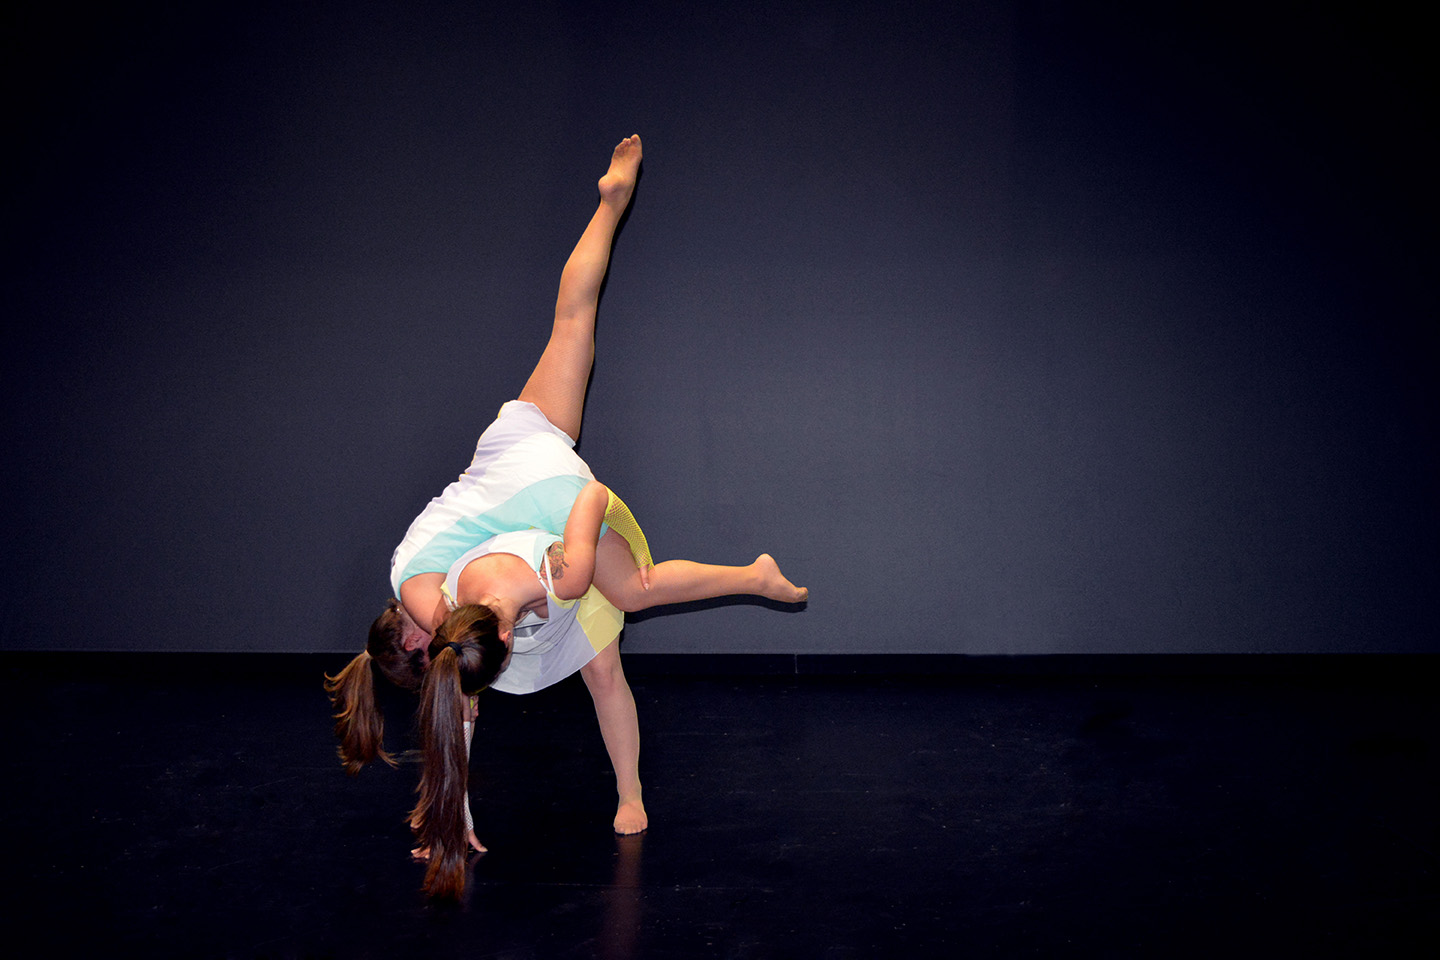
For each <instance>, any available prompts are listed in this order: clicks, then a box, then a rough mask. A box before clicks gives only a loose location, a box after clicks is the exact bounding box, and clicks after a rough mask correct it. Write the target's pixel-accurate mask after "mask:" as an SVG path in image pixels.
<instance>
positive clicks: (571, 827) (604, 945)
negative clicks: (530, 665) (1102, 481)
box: [0, 654, 1440, 960]
mask: <svg viewBox="0 0 1440 960" xmlns="http://www.w3.org/2000/svg"><path fill="white" fill-rule="evenodd" d="M647 659H649V658H644V657H638V656H637V657H633V658H631V660H632V661H633V663H632V666H631V673H632V686H633V687H634V688H635V692H636V698H637V700H638V702H639V705H640V711H641V724H642V729H643V733H644V751H643V757H642V771H643V775H644V779H645V785H646V800H647V804H648V806H649V809H650V814H651V821H652V824H653V826H652V829H651V830H650V832H649V833H647V834H645V835H643V836H641V837H635V838H616V837H614V836H612V835H611V834H610V832H609V818H610V816H611V814H612V812H613V780H612V778H611V776H610V772H609V768H608V764H607V761H606V757H605V753H604V749H603V747H602V745H601V743H600V739H599V734H598V732H597V729H596V725H595V722H594V718H593V714H592V712H591V710H590V705H589V700H588V697H587V696H586V693H585V690H584V687H583V685H582V684H581V683H580V682H579V680H578V678H572V681H570V682H567V683H565V684H562V685H561V686H560V687H558V688H554V689H552V690H550V691H546V692H544V693H541V694H536V695H534V696H530V697H518V698H517V697H507V696H504V695H501V694H494V695H490V696H487V697H485V698H483V699H484V701H485V702H484V705H483V707H482V715H481V723H482V728H481V729H482V736H481V737H480V738H479V739H478V740H477V744H476V747H477V749H476V751H475V758H474V762H473V765H472V778H473V779H476V780H478V781H479V783H480V784H481V786H480V788H479V790H478V793H479V794H480V796H479V797H478V798H477V802H476V804H475V807H476V817H477V820H478V821H479V827H478V831H479V833H480V835H481V838H482V839H483V840H484V841H486V842H487V843H488V844H489V845H490V847H491V851H492V852H491V853H489V854H488V855H486V856H484V857H478V858H474V859H473V862H472V864H471V883H470V888H469V893H468V896H467V899H466V901H465V902H464V903H463V904H461V905H460V906H459V907H456V908H451V909H440V908H435V907H432V906H427V905H426V904H425V903H424V902H423V900H422V898H421V896H420V895H419V893H418V892H417V888H418V885H419V882H420V878H421V872H422V868H421V867H419V866H417V865H416V864H414V863H412V862H411V861H410V860H409V858H408V856H407V851H408V849H409V847H410V842H409V836H408V831H407V829H406V827H405V824H404V813H405V811H406V809H407V807H408V805H409V803H410V802H411V790H412V788H413V785H414V781H415V770H414V768H413V767H408V768H402V769H401V770H399V771H392V770H388V769H385V768H383V767H382V768H379V769H371V770H367V771H365V772H364V773H363V774H362V775H361V776H360V777H359V778H358V779H354V780H351V779H348V778H346V777H345V776H344V774H343V773H342V771H341V769H340V767H339V765H338V763H337V762H336V761H335V758H334V755H333V745H332V742H331V740H330V736H329V721H328V704H327V703H326V701H325V698H324V696H323V694H322V693H321V690H320V684H319V680H320V676H319V675H320V672H321V670H323V669H327V668H328V669H332V670H333V669H334V668H336V667H338V666H340V665H341V664H342V663H343V662H344V658H342V657H313V656H292V657H281V656H264V655H251V656H243V655H230V656H208V657H207V656H200V655H194V656H168V657H166V656H153V655H129V656H111V655H102V654H88V655H87V654H70V655H62V654H46V655H33V654H6V655H3V656H0V668H3V675H4V678H5V680H6V682H7V684H8V687H9V690H8V692H7V696H6V698H5V708H4V709H5V721H6V722H5V727H4V729H5V730H6V731H7V732H8V733H9V734H10V741H9V743H8V744H7V747H6V750H5V754H4V761H3V763H4V770H5V784H6V786H5V790H4V796H5V803H6V811H5V812H6V814H7V817H6V822H7V823H8V824H9V825H10V830H11V836H12V841H11V842H10V844H9V845H8V846H9V852H8V854H7V858H6V859H7V861H8V863H7V869H6V874H7V881H8V882H7V884H6V886H7V888H8V893H7V895H6V897H5V898H4V908H3V911H0V912H3V913H4V914H7V915H8V916H7V918H6V926H7V929H8V930H9V931H10V937H11V940H12V943H13V942H15V938H16V937H18V936H19V935H20V931H27V932H29V931H34V932H37V933H39V934H40V935H41V938H42V942H43V943H44V944H45V946H46V949H45V953H46V954H47V955H50V956H66V955H80V952H81V951H82V950H83V951H84V955H93V956H104V957H116V956H139V955H145V956H164V957H169V956H184V957H310V956H315V957H361V958H363V957H384V958H399V957H409V956H424V957H432V958H444V957H463V958H466V960H476V958H485V957H505V958H528V957H576V958H589V957H596V958H623V957H647V958H687V960H688V958H704V957H717V958H810V957H814V958H852V957H853V958H869V957H907V958H908V957H940V956H944V957H947V958H948V957H953V956H964V957H970V956H990V957H1032V956H1033V957H1050V956H1085V957H1088V956H1105V957H1190V956H1194V957H1202V956H1203V957H1212V956H1231V957H1234V956H1242V957H1243V956H1257V957H1258V956H1265V957H1271V956H1286V957H1313V956H1376V957H1396V956H1429V955H1431V952H1432V951H1433V950H1434V949H1435V947H1436V945H1437V940H1440V938H1437V929H1440V928H1437V923H1436V922H1437V919H1440V880H1437V866H1440V864H1437V853H1440V847H1437V839H1440V837H1437V824H1440V751H1437V734H1440V724H1437V722H1436V721H1437V714H1440V709H1437V705H1436V699H1435V697H1434V696H1433V694H1432V690H1433V689H1434V687H1433V681H1434V679H1435V676H1436V671H1435V669H1434V666H1433V663H1434V660H1433V659H1427V658H1394V659H1384V658H1369V659H1366V658H1342V659H1339V660H1335V659H1331V660H1305V659H1303V658H1302V659H1300V660H1293V661H1286V662H1285V663H1284V664H1283V665H1282V666H1281V667H1280V668H1278V669H1267V670H1263V671H1256V670H1253V669H1252V668H1251V665H1253V664H1254V663H1258V662H1261V661H1249V660H1237V661H1236V664H1237V665H1239V666H1240V667H1243V668H1244V672H1243V673H1240V674H1239V675H1227V671H1226V670H1225V669H1218V670H1217V669H1215V667H1216V662H1215V661H1205V662H1204V663H1206V664H1207V666H1206V669H1204V670H1199V671H1188V670H1187V668H1186V663H1187V661H1186V660H1184V658H1176V659H1171V660H1166V661H1164V662H1163V664H1162V662H1161V661H1151V662H1150V664H1151V665H1152V666H1154V665H1161V666H1163V669H1161V670H1159V671H1152V670H1148V669H1138V670H1137V669H1135V668H1134V665H1135V664H1137V663H1138V664H1140V665H1141V666H1142V667H1144V666H1145V661H1135V660H1130V661H1118V660H1117V661H1115V663H1117V664H1118V663H1122V662H1123V663H1125V664H1128V665H1129V666H1127V667H1126V673H1127V675H1115V674H1113V673H1110V674H1106V673H1104V671H1103V670H1102V671H1101V672H1100V673H1096V672H1094V671H1096V670H1097V667H1098V668H1103V666H1104V662H1103V661H1088V662H1086V663H1085V665H1084V669H1083V670H1079V671H1077V670H1075V669H1073V666H1074V664H1073V663H1072V664H1071V665H1070V666H1069V667H1067V666H1066V662H1065V661H1063V660H1057V661H1052V662H1048V663H1046V664H1045V665H1044V666H1043V667H1038V668H1035V669H1024V668H1021V669H1011V670H1008V671H1005V672H1003V673H994V672H987V671H983V670H980V671H974V670H972V671H968V672H961V673H959V674H956V673H948V672H944V671H942V672H940V673H938V674H935V675H930V676H916V675H879V676H869V677H859V676H821V675H816V676H754V675H743V674H741V673H735V674H725V675H714V674H712V675H709V676H704V675H683V674H678V673H673V672H664V671H668V670H670V669H672V668H674V667H675V666H676V665H677V664H684V663H687V662H688V663H691V664H694V665H696V666H702V667H706V668H707V669H709V668H710V667H713V666H714V662H713V660H711V662H710V663H709V664H707V659H710V658H698V659H695V660H692V661H683V660H682V661H676V660H673V659H670V660H665V661H661V660H659V659H658V658H657V659H654V660H652V661H651V662H650V663H648V664H647V663H646V661H647ZM1195 662H1196V663H1199V662H1200V661H1195ZM876 663H879V661H876ZM662 665H663V668H664V669H663V670H662ZM852 665H853V663H852ZM911 665H912V666H913V665H914V664H911ZM657 671H658V672H657ZM1087 671H1089V672H1088V673H1087ZM1157 672H1158V673H1160V674H1163V675H1154V674H1155V673H1157ZM399 702H402V703H403V701H399ZM392 716H393V720H394V721H395V722H393V723H392V729H391V732H392V738H391V739H392V740H395V741H396V742H400V741H402V740H403V737H402V736H401V734H403V733H404V728H405V727H406V726H407V725H408V718H402V717H400V716H398V715H394V714H393V713H392Z"/></svg>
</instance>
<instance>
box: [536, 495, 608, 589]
mask: <svg viewBox="0 0 1440 960" xmlns="http://www.w3.org/2000/svg"><path fill="white" fill-rule="evenodd" d="M609 503H610V491H609V489H607V488H606V486H605V484H603V483H601V482H600V481H598V480H591V481H590V482H589V483H587V484H586V485H585V488H584V489H583V490H581V491H580V495H579V496H578V497H576V498H575V505H574V506H573V507H571V508H570V518H569V519H568V520H566V521H565V540H564V541H563V542H562V543H557V544H554V545H552V546H551V547H550V550H549V553H548V556H549V558H550V578H551V579H552V580H553V581H554V583H555V596H557V597H559V598H560V599H561V600H574V599H576V598H577V597H581V596H584V594H585V591H586V590H589V589H590V581H591V579H592V578H594V576H595V545H596V543H598V542H599V540H600V524H601V523H602V522H603V521H604V519H605V507H606V506H607V505H608V504H609Z"/></svg>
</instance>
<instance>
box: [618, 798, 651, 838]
mask: <svg viewBox="0 0 1440 960" xmlns="http://www.w3.org/2000/svg"><path fill="white" fill-rule="evenodd" d="M649 826H650V818H649V817H647V816H646V815H645V804H644V803H642V802H641V801H639V800H622V801H620V806H619V807H618V808H617V809H616V810H615V832H616V833H620V834H630V833H640V832H642V831H644V830H645V829H646V828H647V827H649Z"/></svg>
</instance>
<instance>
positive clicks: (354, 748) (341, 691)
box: [325, 597, 425, 776]
mask: <svg viewBox="0 0 1440 960" xmlns="http://www.w3.org/2000/svg"><path fill="white" fill-rule="evenodd" d="M403 618H404V614H403V613H402V612H401V610H400V601H399V600H396V599H395V598H393V597H392V598H390V599H389V600H388V601H386V603H385V609H384V611H383V612H381V614H380V616H378V617H376V618H375V622H374V623H372V624H371V625H370V636H369V638H368V639H367V641H366V643H365V650H364V651H363V652H362V653H361V654H360V655H359V656H358V657H356V658H355V659H353V660H351V661H350V663H349V664H347V665H346V667H345V669H343V670H341V671H340V672H339V673H337V674H336V675H335V676H333V677H332V676H330V675H329V674H326V675H325V692H326V693H328V694H330V704H331V706H333V707H334V708H335V735H336V736H337V737H339V738H340V746H339V748H338V750H337V752H338V753H339V754H340V761H341V762H342V763H343V764H344V765H345V772H346V773H348V774H350V775H351V776H354V775H355V774H357V773H359V772H360V770H361V768H363V767H364V766H365V764H367V763H369V762H370V761H372V760H374V759H376V758H377V757H378V758H379V759H381V760H384V761H385V762H386V763H388V764H390V766H392V767H393V766H395V759H394V758H393V757H391V756H390V754H389V753H387V752H386V750H385V718H384V717H383V716H381V714H380V708H379V707H378V706H377V705H376V703H375V671H376V670H379V671H380V672H381V673H382V674H384V676H385V677H386V679H388V680H389V681H390V682H391V683H394V684H395V685H396V686H398V687H403V688H404V689H406V690H419V689H420V681H421V679H422V677H423V676H424V674H425V658H424V655H423V654H422V653H421V652H420V651H419V650H406V649H405V646H404V638H405V630H404V620H403Z"/></svg>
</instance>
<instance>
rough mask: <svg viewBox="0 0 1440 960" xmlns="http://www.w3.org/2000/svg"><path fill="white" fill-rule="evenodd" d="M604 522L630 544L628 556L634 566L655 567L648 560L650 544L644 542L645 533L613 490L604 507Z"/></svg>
mask: <svg viewBox="0 0 1440 960" xmlns="http://www.w3.org/2000/svg"><path fill="white" fill-rule="evenodd" d="M605 522H606V523H608V524H609V525H610V529H611V530H614V531H615V532H616V533H618V534H620V536H622V537H624V538H625V542H626V543H628V544H630V555H631V556H633V557H634V558H635V566H637V567H651V566H654V565H655V561H654V560H652V559H650V544H648V543H646V542H645V533H644V531H643V530H641V529H640V524H639V523H638V522H636V520H635V514H633V513H631V512H630V508H629V507H627V506H625V501H624V500H621V499H620V498H619V497H617V496H616V495H615V491H614V490H611V491H610V503H609V504H608V505H607V506H606V507H605Z"/></svg>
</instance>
